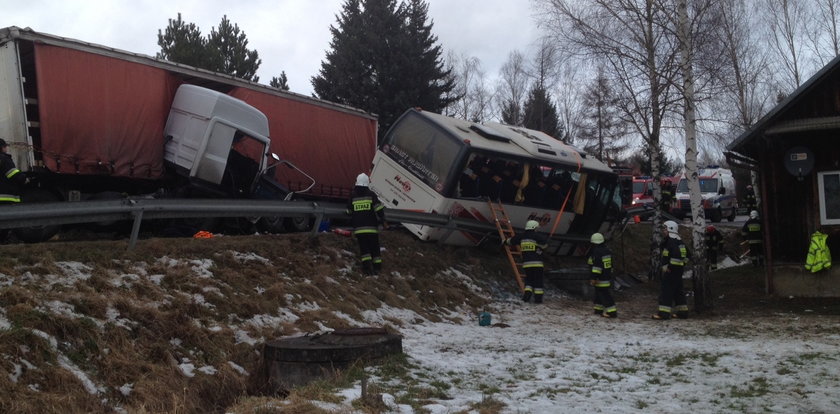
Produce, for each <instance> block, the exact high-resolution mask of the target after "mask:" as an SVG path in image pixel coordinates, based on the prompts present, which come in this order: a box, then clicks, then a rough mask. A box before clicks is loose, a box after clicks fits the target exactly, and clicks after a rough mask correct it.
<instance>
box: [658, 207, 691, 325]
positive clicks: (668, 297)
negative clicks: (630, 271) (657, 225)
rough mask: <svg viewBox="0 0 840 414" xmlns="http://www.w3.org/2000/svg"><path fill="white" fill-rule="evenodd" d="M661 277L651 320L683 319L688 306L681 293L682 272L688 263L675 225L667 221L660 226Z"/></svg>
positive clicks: (683, 245) (686, 313)
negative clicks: (657, 304) (656, 303)
mask: <svg viewBox="0 0 840 414" xmlns="http://www.w3.org/2000/svg"><path fill="white" fill-rule="evenodd" d="M661 231H662V235H663V236H664V237H665V241H663V242H662V246H661V247H660V248H661V249H662V260H661V261H660V267H661V268H662V277H661V281H660V292H659V312H657V313H655V314H654V315H653V319H671V318H672V317H674V318H679V319H684V318H687V317H688V305H687V304H686V300H685V293H683V280H682V276H683V270H684V269H685V265H686V264H687V263H688V249H687V248H686V247H685V244H684V243H683V242H682V240H681V239H680V233H679V227H678V226H677V223H676V222H674V221H672V220H668V221H666V222H665V223H664V224H663V225H662V229H661Z"/></svg>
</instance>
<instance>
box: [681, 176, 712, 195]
mask: <svg viewBox="0 0 840 414" xmlns="http://www.w3.org/2000/svg"><path fill="white" fill-rule="evenodd" d="M717 191H718V179H717V178H701V179H700V192H701V193H716V192H717ZM677 192H678V193H687V192H688V180H686V179H685V178H683V179H682V180H680V184H679V185H678V186H677Z"/></svg>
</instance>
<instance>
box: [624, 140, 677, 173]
mask: <svg viewBox="0 0 840 414" xmlns="http://www.w3.org/2000/svg"><path fill="white" fill-rule="evenodd" d="M658 152H659V173H660V174H662V176H674V175H677V174H679V173H680V172H681V171H682V167H683V166H682V165H681V163H679V162H678V161H676V160H673V159H671V158H668V157H667V156H666V155H665V152H664V151H662V149H661V148H660V149H658ZM650 155H651V151H650V148H649V147H647V146H646V147H645V148H644V149H643V151H639V152H636V153H634V154H633V155H631V156H630V158H628V159H627V162H628V163H629V164H630V165H632V166H633V167H634V168H637V169H638V170H639V171H640V172H641V175H653V169H652V168H651V161H650Z"/></svg>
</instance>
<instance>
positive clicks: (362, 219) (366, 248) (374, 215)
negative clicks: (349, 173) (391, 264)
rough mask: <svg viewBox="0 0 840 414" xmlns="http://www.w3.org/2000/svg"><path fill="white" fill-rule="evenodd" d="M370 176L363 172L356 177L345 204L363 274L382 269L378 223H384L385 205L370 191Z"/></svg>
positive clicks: (376, 272) (373, 272)
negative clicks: (350, 194)
mask: <svg viewBox="0 0 840 414" xmlns="http://www.w3.org/2000/svg"><path fill="white" fill-rule="evenodd" d="M369 185H370V178H369V177H368V176H367V174H365V173H361V174H359V175H358V176H357V177H356V186H355V187H354V188H353V196H352V197H351V198H350V201H349V202H348V206H347V212H348V213H349V214H350V224H351V225H352V226H353V235H354V236H356V241H357V242H358V243H359V259H360V261H361V262H362V272H363V273H364V274H365V275H368V276H371V275H378V274H379V271H380V270H381V269H382V256H381V252H380V249H379V225H380V224H382V225H383V226H384V225H385V217H384V210H385V206H383V205H382V203H380V202H379V198H377V197H376V194H374V193H373V191H370V188H368V186H369Z"/></svg>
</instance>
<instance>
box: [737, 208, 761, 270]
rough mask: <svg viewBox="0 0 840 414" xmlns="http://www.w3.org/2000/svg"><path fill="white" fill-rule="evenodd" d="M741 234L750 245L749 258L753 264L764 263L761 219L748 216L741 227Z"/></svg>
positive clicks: (759, 264)
mask: <svg viewBox="0 0 840 414" xmlns="http://www.w3.org/2000/svg"><path fill="white" fill-rule="evenodd" d="M741 236H743V237H744V240H746V241H747V243H749V245H750V258H751V260H752V264H753V266H761V265H762V264H764V248H763V246H762V243H763V242H764V237H763V236H762V234H761V221H760V220H759V219H758V218H750V219H749V220H747V222H746V223H744V227H742V228H741Z"/></svg>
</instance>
